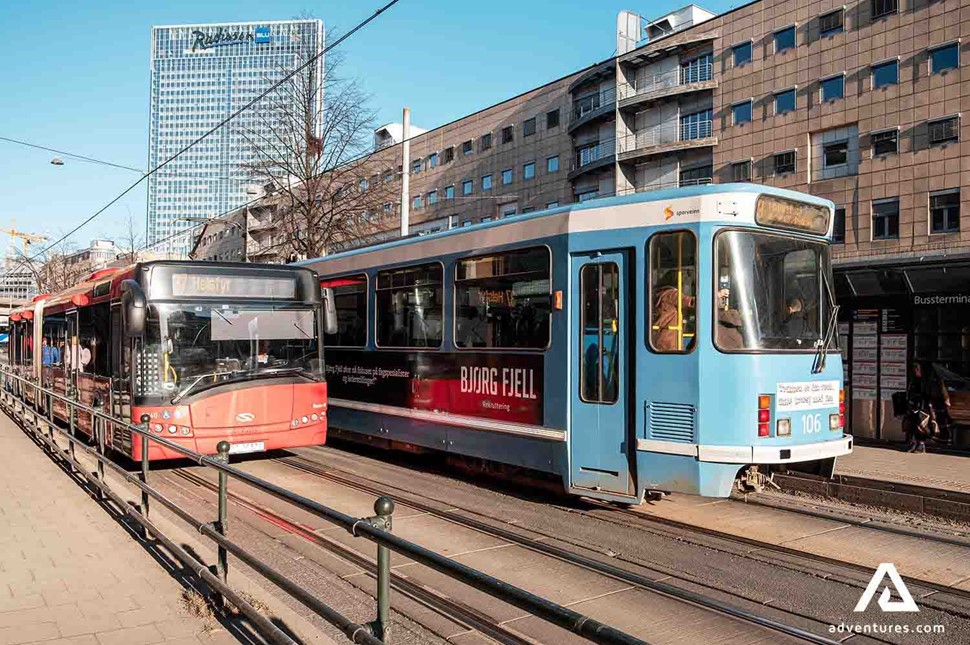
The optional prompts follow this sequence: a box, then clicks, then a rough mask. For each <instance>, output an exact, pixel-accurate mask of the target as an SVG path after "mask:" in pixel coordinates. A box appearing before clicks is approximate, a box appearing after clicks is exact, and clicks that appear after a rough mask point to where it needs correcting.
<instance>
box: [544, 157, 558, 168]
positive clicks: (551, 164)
mask: <svg viewBox="0 0 970 645" xmlns="http://www.w3.org/2000/svg"><path fill="white" fill-rule="evenodd" d="M546 172H559V155H556V156H555V157H547V158H546Z"/></svg>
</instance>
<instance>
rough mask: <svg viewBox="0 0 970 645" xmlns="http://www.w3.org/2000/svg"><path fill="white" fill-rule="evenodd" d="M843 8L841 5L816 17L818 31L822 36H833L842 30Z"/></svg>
mask: <svg viewBox="0 0 970 645" xmlns="http://www.w3.org/2000/svg"><path fill="white" fill-rule="evenodd" d="M844 15H845V10H844V9H843V8H841V7H839V8H838V9H836V10H835V11H830V12H829V13H827V14H824V15H821V16H819V17H818V31H819V34H820V35H822V36H834V35H835V34H838V33H841V32H842V21H843V16H844Z"/></svg>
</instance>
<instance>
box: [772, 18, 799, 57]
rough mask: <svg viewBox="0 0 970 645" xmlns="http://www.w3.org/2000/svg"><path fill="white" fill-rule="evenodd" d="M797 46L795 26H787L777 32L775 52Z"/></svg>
mask: <svg viewBox="0 0 970 645" xmlns="http://www.w3.org/2000/svg"><path fill="white" fill-rule="evenodd" d="M794 47H795V26H794V25H792V26H791V27H785V28H784V29H781V30H779V31H776V32H775V53H776V54H778V53H781V52H783V51H785V50H786V49H793V48H794Z"/></svg>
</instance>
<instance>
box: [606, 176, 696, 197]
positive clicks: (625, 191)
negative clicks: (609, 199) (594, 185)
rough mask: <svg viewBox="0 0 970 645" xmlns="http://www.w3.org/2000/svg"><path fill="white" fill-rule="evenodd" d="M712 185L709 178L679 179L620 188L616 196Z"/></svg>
mask: <svg viewBox="0 0 970 645" xmlns="http://www.w3.org/2000/svg"><path fill="white" fill-rule="evenodd" d="M712 183H714V179H713V178H711V177H701V178H699V179H681V180H680V181H665V182H660V183H654V184H647V185H645V186H631V187H630V188H621V189H620V190H618V191H616V194H617V195H632V194H634V193H649V192H652V191H655V190H671V189H673V188H685V187H687V186H707V185H708V184H712Z"/></svg>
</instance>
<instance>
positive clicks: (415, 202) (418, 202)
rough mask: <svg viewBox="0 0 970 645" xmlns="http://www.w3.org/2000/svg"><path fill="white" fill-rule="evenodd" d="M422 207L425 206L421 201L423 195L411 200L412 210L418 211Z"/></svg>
mask: <svg viewBox="0 0 970 645" xmlns="http://www.w3.org/2000/svg"><path fill="white" fill-rule="evenodd" d="M422 206H424V203H423V202H422V200H421V195H415V196H414V198H413V199H412V200H411V208H413V209H414V210H418V209H419V208H421V207H422Z"/></svg>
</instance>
